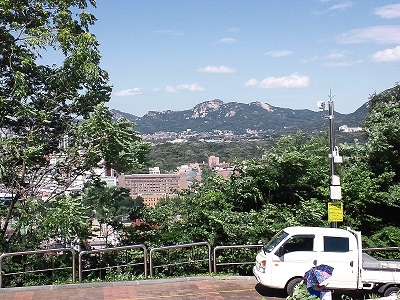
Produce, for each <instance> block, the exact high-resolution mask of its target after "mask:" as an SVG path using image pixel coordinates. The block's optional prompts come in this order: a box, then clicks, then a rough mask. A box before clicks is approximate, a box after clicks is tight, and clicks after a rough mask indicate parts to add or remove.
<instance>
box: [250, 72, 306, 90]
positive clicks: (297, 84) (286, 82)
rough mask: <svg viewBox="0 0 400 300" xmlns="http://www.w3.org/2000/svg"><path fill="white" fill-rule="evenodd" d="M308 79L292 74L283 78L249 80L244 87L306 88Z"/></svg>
mask: <svg viewBox="0 0 400 300" xmlns="http://www.w3.org/2000/svg"><path fill="white" fill-rule="evenodd" d="M309 81H310V79H309V77H308V76H300V75H297V74H296V73H293V74H292V75H290V76H285V77H267V78H264V79H262V80H260V81H258V80H257V79H254V78H252V79H250V80H248V81H247V82H245V84H244V86H245V87H257V88H259V89H274V88H297V89H298V88H306V87H308V83H309Z"/></svg>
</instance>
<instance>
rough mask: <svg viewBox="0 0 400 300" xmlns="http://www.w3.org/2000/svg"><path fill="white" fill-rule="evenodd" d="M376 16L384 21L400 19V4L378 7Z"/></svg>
mask: <svg viewBox="0 0 400 300" xmlns="http://www.w3.org/2000/svg"><path fill="white" fill-rule="evenodd" d="M375 14H376V15H378V16H380V17H381V18H383V19H396V18H400V3H399V4H390V5H385V6H381V7H378V8H376V9H375Z"/></svg>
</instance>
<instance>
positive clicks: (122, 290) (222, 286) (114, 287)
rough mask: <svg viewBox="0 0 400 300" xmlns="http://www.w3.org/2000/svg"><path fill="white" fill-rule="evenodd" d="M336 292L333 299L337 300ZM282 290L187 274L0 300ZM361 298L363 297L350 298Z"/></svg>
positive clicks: (8, 292) (187, 298) (241, 295)
mask: <svg viewBox="0 0 400 300" xmlns="http://www.w3.org/2000/svg"><path fill="white" fill-rule="evenodd" d="M340 296H341V295H339V294H338V293H335V294H334V297H333V298H334V299H341V297H340ZM285 298H286V295H285V294H284V293H283V291H278V290H271V289H267V288H265V287H263V286H261V285H260V284H258V283H257V281H256V280H255V278H254V277H250V276H249V277H246V276H241V277H190V278H175V279H158V280H140V281H129V282H108V283H90V284H70V285H54V286H37V287H23V288H3V289H0V299H1V300H55V299H62V300H95V299H96V300H152V299H167V300H168V299H176V300H194V299H197V300H242V299H244V300H245V299H253V300H261V299H265V300H272V299H285ZM352 298H353V299H354V300H355V299H365V298H363V297H361V298H360V297H352Z"/></svg>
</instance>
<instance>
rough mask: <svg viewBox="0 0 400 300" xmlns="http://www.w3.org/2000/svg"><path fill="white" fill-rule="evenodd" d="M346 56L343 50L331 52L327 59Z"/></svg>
mask: <svg viewBox="0 0 400 300" xmlns="http://www.w3.org/2000/svg"><path fill="white" fill-rule="evenodd" d="M344 57H346V55H345V54H344V53H343V52H340V53H331V54H328V55H327V58H328V59H340V58H344Z"/></svg>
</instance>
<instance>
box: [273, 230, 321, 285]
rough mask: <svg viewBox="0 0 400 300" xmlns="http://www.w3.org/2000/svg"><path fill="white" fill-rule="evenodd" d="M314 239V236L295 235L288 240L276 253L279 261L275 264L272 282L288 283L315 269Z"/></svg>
mask: <svg viewBox="0 0 400 300" xmlns="http://www.w3.org/2000/svg"><path fill="white" fill-rule="evenodd" d="M314 238H315V236H314V235H294V236H292V237H291V238H290V239H289V240H287V241H286V242H285V243H284V244H283V245H282V246H281V247H280V248H279V249H278V251H277V252H276V253H275V254H276V255H277V256H279V261H278V262H273V265H272V274H273V276H272V277H273V278H272V280H274V281H277V282H278V281H279V282H280V283H282V282H284V283H286V282H287V281H288V280H289V279H291V278H293V277H302V276H303V275H304V273H305V272H306V271H307V270H309V269H310V268H311V267H313V261H314V260H315V259H316V257H315V251H314Z"/></svg>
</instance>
